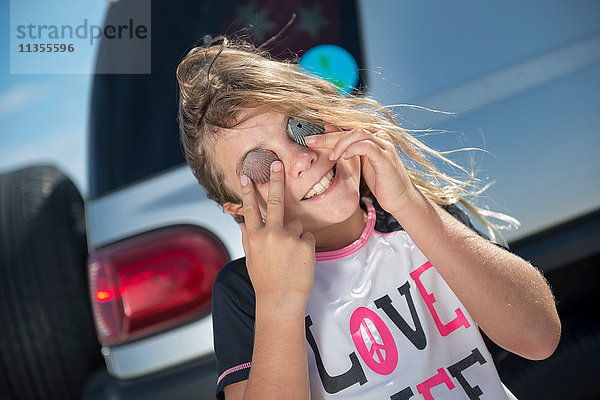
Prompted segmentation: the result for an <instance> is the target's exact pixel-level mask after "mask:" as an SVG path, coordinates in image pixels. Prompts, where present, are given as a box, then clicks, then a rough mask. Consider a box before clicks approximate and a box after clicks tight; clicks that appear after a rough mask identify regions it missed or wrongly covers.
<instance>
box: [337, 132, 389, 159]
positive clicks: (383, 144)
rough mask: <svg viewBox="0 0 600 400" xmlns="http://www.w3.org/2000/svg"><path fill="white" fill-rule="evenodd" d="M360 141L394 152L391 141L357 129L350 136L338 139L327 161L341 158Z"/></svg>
mask: <svg viewBox="0 0 600 400" xmlns="http://www.w3.org/2000/svg"><path fill="white" fill-rule="evenodd" d="M361 141H365V142H371V143H373V144H374V145H376V146H377V147H379V148H380V149H381V150H391V149H394V150H395V148H394V144H393V142H392V141H391V139H390V140H387V139H384V138H383V137H380V136H377V134H375V133H371V132H367V131H364V130H362V129H357V130H355V131H352V133H351V134H347V135H344V136H343V137H341V138H340V140H339V141H338V142H337V143H336V144H335V146H334V148H333V151H332V152H331V155H330V156H329V159H330V160H337V159H338V158H340V157H342V156H343V154H344V152H346V150H347V149H348V147H349V146H350V145H352V144H353V143H357V142H361Z"/></svg>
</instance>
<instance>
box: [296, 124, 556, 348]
mask: <svg viewBox="0 0 600 400" xmlns="http://www.w3.org/2000/svg"><path fill="white" fill-rule="evenodd" d="M308 138H309V137H307V138H306V139H305V141H306V143H307V145H308V146H309V147H326V148H331V149H332V152H331V155H330V159H331V160H336V159H339V158H345V159H348V158H351V157H356V156H358V157H360V161H361V169H362V170H361V173H362V176H363V178H364V180H365V182H366V183H367V185H368V186H369V188H370V189H371V192H372V193H373V194H374V195H375V197H376V198H377V201H378V203H379V204H380V205H381V207H382V208H383V209H384V210H386V211H387V212H389V213H390V214H392V215H393V216H394V217H395V218H396V219H397V220H398V222H400V224H401V225H402V227H403V228H404V229H406V231H407V232H408V234H409V235H410V237H411V238H412V240H413V241H414V242H415V244H416V245H417V247H418V248H419V249H420V250H421V251H422V252H423V254H424V255H425V256H426V257H427V258H428V259H429V261H431V263H432V264H433V265H434V266H435V267H436V269H437V271H438V272H439V273H440V274H441V275H442V277H443V278H444V279H445V281H446V282H447V283H448V285H450V287H451V288H452V290H453V291H454V293H455V294H456V295H457V296H458V298H459V299H460V301H461V302H462V303H463V305H464V306H465V307H466V308H467V309H468V311H469V313H470V314H471V315H472V316H473V318H474V319H475V321H476V322H477V324H478V325H479V326H480V327H481V328H482V329H483V331H484V332H485V333H486V334H487V335H488V336H489V337H490V339H492V340H493V341H494V342H496V343H497V344H498V345H499V346H501V347H503V348H505V349H507V350H509V351H512V352H514V353H517V354H519V355H521V356H523V357H526V358H530V359H543V358H546V357H548V356H550V355H551V354H552V353H553V352H554V349H555V348H556V346H557V345H558V340H559V338H560V330H561V328H560V320H559V319H558V315H557V313H556V308H555V306H554V298H553V296H552V292H551V291H550V288H549V287H548V284H547V283H546V281H545V280H544V278H543V277H542V275H541V274H540V272H539V271H538V270H536V269H535V268H534V267H532V266H531V265H530V264H529V263H528V262H526V261H525V260H523V259H521V258H520V257H518V256H516V255H514V254H511V253H509V252H508V251H505V250H503V249H501V248H500V247H498V246H496V245H494V244H492V243H490V242H488V241H486V240H485V239H483V238H481V237H480V236H479V235H477V234H476V233H475V232H473V231H472V230H471V229H469V228H467V227H466V226H464V225H463V224H462V223H461V222H459V221H457V220H456V219H455V218H454V217H452V216H451V215H450V214H448V213H447V212H446V211H444V210H443V209H441V208H440V207H438V206H437V205H435V204H434V203H433V202H431V201H430V200H428V199H427V198H426V197H425V196H424V195H423V194H422V193H421V192H420V191H419V190H418V189H417V188H416V187H415V186H414V185H413V184H412V182H411V180H410V177H409V175H408V172H407V171H406V169H405V168H404V166H403V165H402V162H401V161H400V158H399V156H398V153H397V150H396V148H395V146H394V144H393V142H392V140H391V139H390V137H389V135H388V134H387V133H385V132H376V133H373V132H368V131H365V130H361V129H355V130H353V131H340V132H333V133H327V134H323V135H316V136H310V138H311V139H310V140H309V139H308Z"/></svg>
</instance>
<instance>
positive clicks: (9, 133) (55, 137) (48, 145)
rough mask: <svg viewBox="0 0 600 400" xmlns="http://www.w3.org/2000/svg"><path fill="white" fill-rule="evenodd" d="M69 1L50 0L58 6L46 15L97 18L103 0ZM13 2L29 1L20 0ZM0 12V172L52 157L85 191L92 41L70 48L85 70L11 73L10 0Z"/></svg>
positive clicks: (72, 20) (67, 19) (23, 4)
mask: <svg viewBox="0 0 600 400" xmlns="http://www.w3.org/2000/svg"><path fill="white" fill-rule="evenodd" d="M43 3H44V2H37V4H38V7H37V10H34V9H33V8H30V10H32V11H31V15H32V16H33V15H37V14H39V8H40V6H39V4H43ZM47 3H49V2H47ZM71 3H74V2H72V1H65V0H61V1H59V2H52V3H51V4H52V7H50V9H53V10H57V9H60V10H61V11H60V12H59V13H58V12H57V13H56V14H55V15H54V16H52V15H50V16H49V17H48V18H49V20H50V21H53V22H52V23H56V24H59V23H65V22H70V23H72V24H78V23H80V21H81V19H82V18H83V17H85V18H88V19H89V22H90V23H94V24H98V25H99V24H100V23H101V21H102V19H103V15H104V9H105V6H106V2H105V1H98V0H96V1H88V2H79V4H82V3H85V10H82V8H81V7H72V4H71ZM74 4H75V3H74ZM13 5H17V6H19V7H31V6H28V5H27V2H24V1H14V4H13ZM65 5H68V6H66V7H65ZM13 11H15V10H13ZM19 11H27V9H25V10H19ZM34 11H36V12H34ZM0 13H1V14H0V27H1V28H0V29H1V32H2V34H1V35H0V48H1V49H2V55H1V58H0V60H1V62H0V173H2V172H4V171H7V170H11V169H15V168H19V167H21V166H25V165H29V164H32V163H35V164H39V163H53V164H55V165H58V167H59V168H61V169H62V170H63V171H65V172H66V173H67V174H68V175H69V176H70V177H71V178H72V179H73V180H74V181H75V183H76V184H77V185H78V186H79V187H80V189H81V190H82V191H83V192H86V191H87V184H86V172H85V171H86V166H85V154H86V148H85V146H86V126H87V118H88V104H89V94H90V77H91V75H90V73H91V72H92V71H93V63H94V56H93V55H94V54H95V46H93V48H90V49H86V50H88V51H85V52H83V51H80V52H76V54H74V56H75V57H77V60H76V62H77V63H79V64H80V65H82V69H83V70H84V71H86V72H87V73H82V74H10V57H9V56H10V51H11V50H10V33H9V29H10V22H11V21H10V3H9V2H8V1H4V2H2V5H1V9H0ZM58 15H60V18H58ZM51 17H52V18H54V19H52V18H51ZM54 21H56V22H54ZM63 21H65V22H63Z"/></svg>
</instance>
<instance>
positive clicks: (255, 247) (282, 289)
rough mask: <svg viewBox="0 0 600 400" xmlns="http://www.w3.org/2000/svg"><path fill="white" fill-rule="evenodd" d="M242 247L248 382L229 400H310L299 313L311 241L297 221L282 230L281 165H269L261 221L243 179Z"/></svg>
mask: <svg viewBox="0 0 600 400" xmlns="http://www.w3.org/2000/svg"><path fill="white" fill-rule="evenodd" d="M241 185H242V201H243V210H244V220H245V224H242V225H241V228H242V242H243V244H244V252H245V253H246V265H247V267H248V274H249V276H250V279H251V281H252V286H253V287H254V292H255V295H256V314H255V325H254V348H253V354H252V367H251V369H250V375H249V377H248V381H247V382H246V383H245V388H244V387H243V386H244V382H240V383H239V384H236V385H230V386H231V387H229V386H228V387H227V388H226V389H225V394H226V397H227V399H228V400H230V399H232V398H242V397H240V396H241V394H242V389H243V399H303V400H305V399H309V398H310V386H309V381H308V361H307V355H306V338H305V332H306V331H305V328H304V310H305V308H306V303H307V302H308V298H309V296H310V290H311V288H312V284H313V281H314V274H315V239H314V236H313V235H312V234H311V233H309V232H304V231H303V227H302V224H301V223H300V222H299V221H291V222H289V223H287V224H286V225H285V226H284V225H283V215H284V204H283V198H284V195H283V193H284V173H283V164H282V163H281V162H280V161H275V162H274V163H273V164H272V165H271V181H270V184H269V194H268V199H267V215H266V217H265V219H266V221H265V222H263V221H262V218H261V215H260V210H259V208H258V205H257V201H256V195H255V192H254V185H253V184H252V183H251V182H250V181H249V179H248V178H247V177H242V181H241Z"/></svg>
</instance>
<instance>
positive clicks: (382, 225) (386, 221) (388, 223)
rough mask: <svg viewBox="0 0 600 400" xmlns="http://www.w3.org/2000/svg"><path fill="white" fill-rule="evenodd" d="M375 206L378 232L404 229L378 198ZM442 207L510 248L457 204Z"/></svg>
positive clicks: (468, 225)
mask: <svg viewBox="0 0 600 400" xmlns="http://www.w3.org/2000/svg"><path fill="white" fill-rule="evenodd" d="M373 207H375V214H376V220H375V230H376V231H377V232H382V233H389V232H394V231H398V230H402V229H403V228H402V226H401V225H400V224H399V223H398V221H396V219H395V218H394V217H393V216H392V214H390V213H388V212H387V211H385V210H384V209H383V208H381V206H380V205H379V203H378V202H377V200H374V201H373ZM440 207H442V208H443V209H444V210H446V211H447V212H448V214H450V215H452V216H453V217H454V218H456V219H457V220H459V221H460V222H462V223H463V224H464V225H465V226H467V227H469V228H470V229H472V230H473V231H474V232H475V233H477V234H478V235H479V236H481V237H482V238H484V239H486V240H489V241H491V242H492V243H494V244H497V245H498V246H500V247H502V248H505V249H507V250H508V248H507V247H506V246H503V245H501V244H499V243H496V242H494V241H492V240H491V238H490V236H489V235H487V234H486V233H484V232H481V231H480V230H479V229H477V228H475V226H474V225H473V223H472V222H471V219H470V218H469V215H468V214H467V213H466V212H465V211H464V210H463V209H461V208H460V207H458V206H457V205H456V204H448V205H442V206H440Z"/></svg>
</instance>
